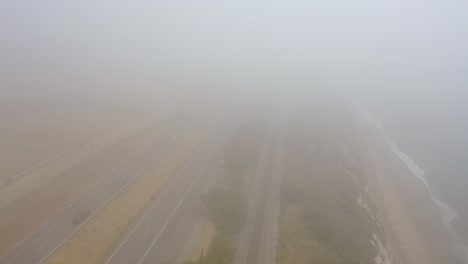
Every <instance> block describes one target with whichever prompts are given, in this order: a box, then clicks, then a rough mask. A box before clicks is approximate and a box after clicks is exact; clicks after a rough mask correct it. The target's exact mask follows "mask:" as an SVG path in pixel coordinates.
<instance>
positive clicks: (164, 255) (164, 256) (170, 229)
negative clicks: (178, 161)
mask: <svg viewBox="0 0 468 264" xmlns="http://www.w3.org/2000/svg"><path fill="white" fill-rule="evenodd" d="M218 127H219V126H218ZM216 130H218V131H216V132H214V133H213V134H212V136H211V137H209V139H208V140H207V141H206V142H205V143H204V144H203V145H202V146H201V147H200V149H199V150H198V152H197V153H196V154H194V156H192V159H191V160H190V161H189V162H188V163H187V164H186V165H185V166H184V168H182V170H181V171H180V172H179V174H178V175H177V176H176V178H174V180H173V182H171V184H170V185H169V186H168V188H167V189H166V190H165V191H164V192H163V193H162V194H161V195H160V196H159V197H158V198H157V199H156V201H155V202H154V204H153V205H152V206H151V207H150V208H149V209H148V211H147V212H146V214H145V215H144V216H143V217H142V218H141V219H140V220H139V222H138V223H137V224H136V225H135V226H134V227H133V228H132V229H131V230H130V231H129V233H128V234H127V236H126V237H125V239H124V240H123V241H122V242H121V243H120V244H119V245H118V246H117V247H116V248H115V249H114V251H113V253H112V254H111V256H110V257H109V259H108V260H107V261H106V264H110V263H113V264H114V263H118V264H122V263H126V264H129V263H132V264H142V263H161V264H162V263H167V262H171V261H173V260H174V259H175V258H176V257H177V255H178V253H179V251H180V249H181V247H182V246H183V244H184V242H185V239H186V238H187V236H188V233H189V231H190V228H191V223H190V218H187V217H186V216H187V215H190V214H191V213H197V211H198V212H199V211H200V210H201V208H200V199H199V198H200V195H201V192H202V191H203V189H204V187H206V185H205V184H204V183H205V181H206V180H207V176H208V175H209V169H210V167H211V166H212V165H214V164H213V162H212V161H213V160H214V158H215V157H216V155H217V154H218V149H219V147H220V146H221V145H222V143H223V142H225V140H226V137H227V134H228V132H229V131H230V129H229V128H228V126H225V127H224V128H222V129H221V131H219V129H216Z"/></svg>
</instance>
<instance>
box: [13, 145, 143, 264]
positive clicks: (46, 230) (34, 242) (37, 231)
mask: <svg viewBox="0 0 468 264" xmlns="http://www.w3.org/2000/svg"><path fill="white" fill-rule="evenodd" d="M150 147H151V145H150V146H148V147H147V148H145V149H144V150H143V153H145V152H146V151H147V150H148V149H149V148H150ZM143 153H141V154H139V155H138V156H136V157H134V158H133V159H131V160H130V161H128V162H124V163H123V164H121V165H119V167H117V168H116V169H114V170H113V171H112V172H111V173H109V174H110V175H113V174H115V173H117V171H119V170H121V169H123V168H124V167H125V166H126V165H128V164H129V163H131V162H133V161H136V160H138V159H140V158H141V156H142V154H143ZM110 180H112V178H111V179H109V181H110ZM106 183H107V182H105V183H104V184H102V185H99V186H98V187H97V188H96V189H95V190H94V191H93V192H92V193H91V194H90V195H89V196H87V197H85V199H83V200H82V201H80V202H79V203H78V204H76V206H73V208H72V209H71V210H70V211H68V212H67V213H66V214H65V215H63V216H62V217H61V218H59V219H56V222H55V223H54V224H53V225H52V226H50V227H47V228H46V226H47V225H48V224H50V223H51V222H47V223H45V224H44V225H42V226H41V227H40V228H39V229H37V230H36V231H35V232H34V234H32V235H31V237H32V236H34V235H36V234H37V235H38V237H37V238H35V239H34V240H33V241H31V242H30V243H29V244H28V245H26V246H25V247H23V248H22V249H21V250H20V251H19V252H18V253H16V254H15V255H14V256H13V257H11V258H10V259H9V260H8V261H7V262H5V263H4V264H8V263H10V262H11V261H13V260H14V259H16V258H17V257H18V256H19V255H20V254H21V253H23V252H24V251H25V250H26V249H28V248H29V247H32V246H33V245H34V244H36V242H38V241H39V240H41V237H42V236H44V235H46V233H47V232H49V231H50V230H51V229H52V228H54V227H55V226H57V225H58V224H60V223H61V222H62V221H63V220H65V218H67V217H68V216H69V215H70V214H72V213H73V212H75V211H77V210H78V209H80V208H81V207H83V205H84V204H85V203H87V202H88V201H90V200H91V199H93V198H96V196H97V195H98V192H99V190H100V189H102V188H104V187H105V186H106ZM43 228H46V229H45V230H42V229H43ZM41 231H42V232H44V234H39V233H40V232H41ZM24 241H25V240H24ZM24 241H23V242H24ZM23 242H21V243H23Z"/></svg>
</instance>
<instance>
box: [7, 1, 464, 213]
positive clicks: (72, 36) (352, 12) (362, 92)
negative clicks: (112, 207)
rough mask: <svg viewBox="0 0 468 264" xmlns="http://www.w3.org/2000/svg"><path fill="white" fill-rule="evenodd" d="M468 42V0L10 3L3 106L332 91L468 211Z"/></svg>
mask: <svg viewBox="0 0 468 264" xmlns="http://www.w3.org/2000/svg"><path fill="white" fill-rule="evenodd" d="M467 47H468V2H467V1H463V0H428V1H423V0H396V1H395V0H392V1H390V0H384V1H368V0H363V1H345V0H339V1H300V0H293V1H264V0H253V1H246V0H242V1H212V0H202V1H149V0H136V1H121V0H118V1H110V0H109V1H104V0H97V1H96V0H81V1H57V0H44V1H32V0H31V1H28V0H3V1H1V3H0V103H1V104H2V106H0V111H2V112H4V114H5V113H6V112H8V111H14V110H12V109H13V108H15V106H20V105H21V106H23V105H28V106H29V107H33V108H32V109H34V105H35V104H38V105H48V104H57V103H59V102H67V103H64V104H65V105H68V102H73V105H77V106H80V105H88V106H89V105H90V104H92V105H94V106H96V105H101V104H104V105H105V104H107V103H109V102H118V103H119V104H127V105H144V106H148V107H151V105H152V104H154V103H155V102H158V103H159V102H166V104H168V105H170V104H171V103H172V102H175V101H177V100H179V99H180V98H183V97H197V96H198V97H200V102H202V103H203V97H206V98H210V97H213V96H216V98H218V97H223V98H239V99H240V100H241V101H243V100H246V101H249V100H250V99H252V98H270V97H273V95H274V94H275V93H276V92H277V91H281V92H282V93H285V94H289V93H300V94H308V92H309V91H315V90H325V91H333V92H334V93H337V94H340V95H342V96H343V98H346V99H347V100H349V101H352V100H354V101H357V102H359V103H360V104H361V105H362V106H363V107H364V108H365V109H367V110H368V111H369V113H371V115H372V116H373V117H374V118H375V119H376V120H378V121H379V122H381V123H382V124H383V126H384V128H385V131H386V132H387V133H388V135H389V136H390V138H392V139H393V140H394V141H395V142H396V144H397V145H399V147H400V149H401V150H403V151H404V152H405V153H407V154H408V155H409V156H411V157H412V158H413V160H414V161H415V162H416V163H417V164H418V165H419V166H420V167H422V168H423V169H424V170H426V172H427V175H426V176H427V178H428V181H429V183H430V184H433V185H434V189H435V190H437V192H440V194H441V196H442V197H443V198H444V200H447V201H448V202H449V203H450V204H452V205H453V206H454V207H455V208H456V209H457V210H460V211H464V213H463V214H465V215H466V216H468V205H467V204H466V202H465V201H466V199H467V197H466V192H465V189H464V188H465V186H466V184H468V168H467V167H466V154H465V151H466V150H467V149H468V141H467V140H466V138H465V136H466V135H467V134H468V106H467V104H466V100H467V99H468V89H467V85H468V74H467V73H468V48H467ZM207 100H208V99H207ZM4 116H6V114H5V115H4ZM442 153H443V154H442Z"/></svg>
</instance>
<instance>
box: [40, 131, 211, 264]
mask: <svg viewBox="0 0 468 264" xmlns="http://www.w3.org/2000/svg"><path fill="white" fill-rule="evenodd" d="M203 138H204V135H203V134H202V133H201V132H200V131H194V132H193V133H191V134H190V135H189V136H187V137H186V138H184V140H183V141H182V143H180V144H179V145H178V146H177V147H176V148H175V149H173V150H172V151H171V152H170V153H169V154H168V155H167V156H166V157H164V158H163V159H162V160H160V161H159V162H157V163H156V164H154V165H153V167H152V168H151V169H150V170H149V171H148V172H147V173H145V175H143V176H142V177H141V178H139V179H138V180H137V181H136V182H134V183H133V184H132V185H131V186H130V187H129V188H128V189H127V190H126V191H125V192H123V193H121V194H119V195H118V196H117V197H116V198H115V199H114V200H113V201H112V202H111V203H110V204H108V205H107V206H106V207H105V208H103V209H102V210H101V211H100V212H99V213H98V214H97V215H96V216H95V217H93V218H92V219H91V220H90V221H89V222H88V223H86V224H85V225H84V226H83V227H82V228H81V229H80V230H79V231H78V232H77V233H76V234H75V235H74V236H73V237H72V238H71V239H70V240H69V241H68V242H67V243H66V244H65V246H64V247H62V248H61V249H60V250H59V251H58V252H56V253H55V254H54V255H53V256H52V257H51V259H50V260H49V262H48V263H50V264H56V263H57V264H58V263H69V264H74V263H76V264H81V263H87V264H91V263H99V261H100V260H102V258H103V256H105V255H106V253H107V251H108V250H109V249H110V248H111V247H112V245H113V244H114V243H115V241H116V240H118V239H119V238H120V237H121V235H122V234H123V232H124V231H125V230H126V229H127V227H128V226H129V225H130V224H131V223H132V221H133V220H135V219H136V218H137V217H138V215H139V214H140V212H141V211H142V210H143V209H144V208H147V206H149V205H150V204H151V202H152V197H153V196H154V195H155V194H156V193H157V192H158V191H160V189H161V187H162V186H164V184H165V183H166V181H167V180H168V179H169V178H170V177H171V176H173V175H174V174H176V173H177V171H178V170H179V169H180V168H181V167H182V166H183V165H184V164H185V163H186V162H187V160H188V159H189V158H190V156H191V155H192V154H193V152H194V151H195V149H196V148H197V146H198V145H199V144H200V143H201V141H202V140H203Z"/></svg>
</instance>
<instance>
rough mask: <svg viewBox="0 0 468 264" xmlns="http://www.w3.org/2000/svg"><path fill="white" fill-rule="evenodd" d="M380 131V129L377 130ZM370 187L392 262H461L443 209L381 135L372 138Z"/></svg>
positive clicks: (435, 263) (428, 263)
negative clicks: (444, 217)
mask: <svg viewBox="0 0 468 264" xmlns="http://www.w3.org/2000/svg"><path fill="white" fill-rule="evenodd" d="M376 133H377V132H376ZM368 154H369V162H370V163H369V164H371V166H372V168H370V170H369V171H370V175H369V189H370V190H371V192H372V196H373V198H374V202H375V203H376V205H377V208H379V209H378V212H377V217H378V219H379V221H380V222H381V224H382V225H383V227H384V229H385V236H386V237H385V242H384V244H385V247H386V249H387V251H388V254H389V260H390V263H392V264H422V263H424V264H431V263H432V264H445V263H447V264H451V263H453V264H460V263H461V262H460V261H458V260H457V259H456V258H455V256H454V254H453V252H452V249H451V247H450V243H451V241H450V237H449V235H448V233H447V230H446V228H445V226H444V223H443V221H442V217H441V214H440V211H439V209H438V208H437V206H436V205H435V204H434V202H433V201H432V199H431V196H430V193H429V191H428V190H427V188H426V187H425V186H424V184H423V183H422V182H421V181H420V180H419V179H418V178H417V177H416V176H415V175H413V174H412V172H411V170H409V169H408V167H406V165H405V164H404V163H403V162H402V161H401V160H400V159H399V158H398V157H397V156H396V155H395V154H394V153H393V152H392V151H391V149H390V147H389V145H388V144H387V143H386V141H385V140H384V139H383V138H382V136H381V135H377V134H373V135H372V136H371V137H370V140H369V152H368Z"/></svg>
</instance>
